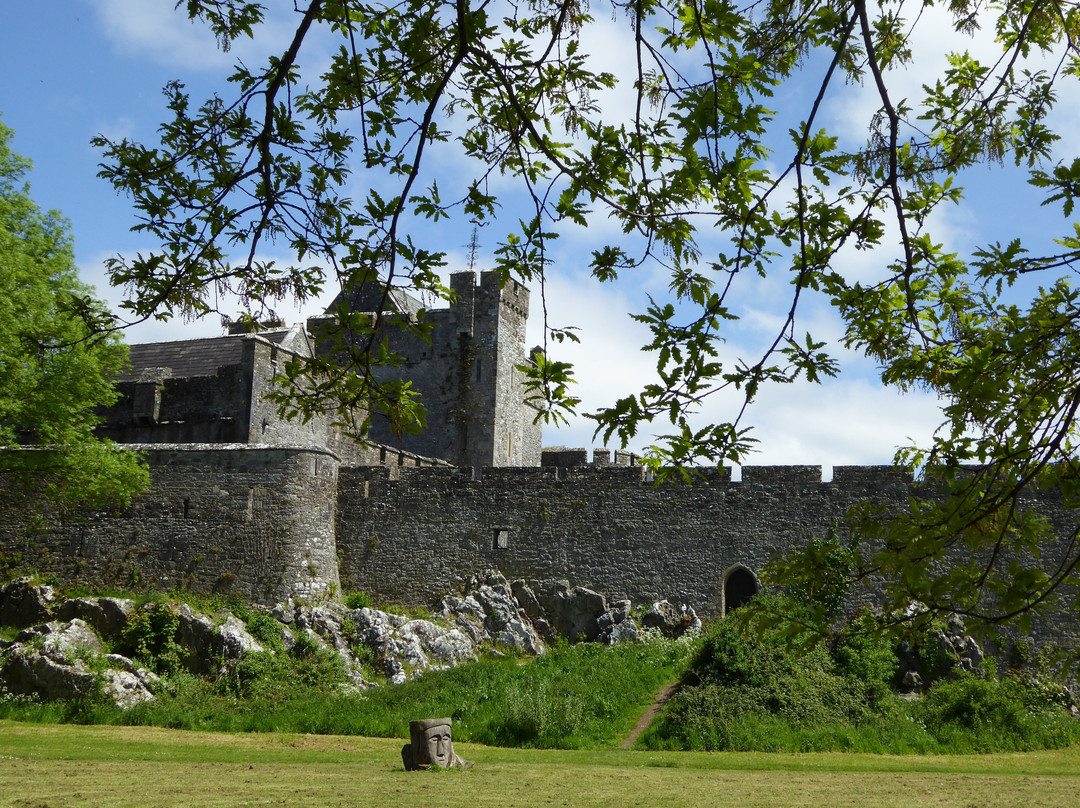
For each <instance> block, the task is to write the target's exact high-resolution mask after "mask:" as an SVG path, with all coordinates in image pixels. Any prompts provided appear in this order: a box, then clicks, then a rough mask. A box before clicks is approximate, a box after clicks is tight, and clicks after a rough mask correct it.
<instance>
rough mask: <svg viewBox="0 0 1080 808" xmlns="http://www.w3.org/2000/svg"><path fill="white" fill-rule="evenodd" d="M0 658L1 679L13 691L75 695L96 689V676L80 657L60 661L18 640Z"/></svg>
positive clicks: (51, 696) (59, 696)
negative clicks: (69, 660) (68, 660)
mask: <svg viewBox="0 0 1080 808" xmlns="http://www.w3.org/2000/svg"><path fill="white" fill-rule="evenodd" d="M0 662H2V664H0V680H2V681H3V684H4V687H5V688H6V689H7V690H8V691H9V692H11V693H16V694H23V695H35V696H38V697H40V698H43V699H74V698H79V697H83V696H90V695H93V694H94V693H95V692H97V677H96V676H95V675H94V674H93V673H91V672H90V670H89V669H88V668H87V666H86V663H85V662H83V660H81V659H76V660H74V661H72V662H71V663H68V662H58V661H56V660H55V659H53V658H52V657H50V656H48V655H46V654H44V653H42V652H41V651H38V650H37V649H35V648H33V647H31V646H29V645H24V644H22V643H18V642H16V643H15V644H14V645H12V646H10V647H9V648H7V649H6V650H5V651H4V654H3V656H2V657H0Z"/></svg>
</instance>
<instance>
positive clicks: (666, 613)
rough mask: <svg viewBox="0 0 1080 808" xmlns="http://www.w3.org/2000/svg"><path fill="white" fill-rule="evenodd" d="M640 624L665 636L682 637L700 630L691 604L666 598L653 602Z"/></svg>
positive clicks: (698, 620)
mask: <svg viewBox="0 0 1080 808" xmlns="http://www.w3.org/2000/svg"><path fill="white" fill-rule="evenodd" d="M641 624H642V625H643V626H644V627H645V628H652V629H656V630H657V631H659V632H660V633H661V634H663V635H664V636H665V637H682V636H683V635H684V634H697V633H698V632H700V631H701V620H700V619H698V616H697V613H696V612H695V611H694V609H693V608H692V607H691V606H688V605H686V604H685V603H680V604H678V605H675V604H673V603H671V602H669V601H667V600H661V601H657V602H656V603H654V604H653V605H652V606H651V607H650V608H649V611H648V612H647V613H646V614H645V616H644V617H643V618H642V619H641Z"/></svg>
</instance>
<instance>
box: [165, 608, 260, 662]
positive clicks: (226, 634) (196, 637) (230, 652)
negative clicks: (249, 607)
mask: <svg viewBox="0 0 1080 808" xmlns="http://www.w3.org/2000/svg"><path fill="white" fill-rule="evenodd" d="M168 608H169V610H170V611H171V612H172V613H173V614H175V615H176V616H177V618H178V619H179V623H180V625H179V628H178V629H177V633H176V634H177V636H176V641H177V643H178V644H179V645H180V647H181V648H183V649H184V651H185V654H184V657H183V659H182V662H183V664H184V667H186V668H187V669H188V670H189V671H191V672H192V673H211V672H213V671H216V670H217V669H218V668H219V667H220V666H221V664H222V663H227V662H233V661H235V660H237V659H239V658H240V657H241V656H243V655H244V654H245V653H247V652H248V651H263V650H265V649H264V648H263V646H262V644H261V643H260V642H259V641H258V640H256V639H255V638H254V637H252V636H251V634H249V633H248V630H247V628H246V627H245V626H244V623H243V622H242V621H241V620H240V619H239V618H237V617H236V615H234V614H233V613H232V612H230V611H227V610H226V611H224V612H222V614H221V615H219V617H220V618H221V622H220V623H218V622H216V621H215V620H213V619H212V618H210V617H208V616H206V615H205V614H200V613H198V612H194V611H192V609H191V607H190V606H188V605H187V604H186V603H182V604H180V605H179V606H173V605H170V606H169V607H168Z"/></svg>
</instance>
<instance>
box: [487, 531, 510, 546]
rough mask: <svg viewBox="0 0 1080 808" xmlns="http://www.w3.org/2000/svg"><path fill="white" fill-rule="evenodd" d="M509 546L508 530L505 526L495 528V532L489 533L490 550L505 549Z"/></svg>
mask: <svg viewBox="0 0 1080 808" xmlns="http://www.w3.org/2000/svg"><path fill="white" fill-rule="evenodd" d="M509 547H510V531H509V530H507V529H506V528H503V527H499V528H495V532H494V533H492V535H491V549H492V550H506V549H507V548H509Z"/></svg>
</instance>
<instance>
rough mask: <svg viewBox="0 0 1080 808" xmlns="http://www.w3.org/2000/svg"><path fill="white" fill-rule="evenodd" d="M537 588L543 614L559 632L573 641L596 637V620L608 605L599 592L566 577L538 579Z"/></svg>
mask: <svg viewBox="0 0 1080 808" xmlns="http://www.w3.org/2000/svg"><path fill="white" fill-rule="evenodd" d="M535 590H536V598H537V600H538V601H539V603H540V606H541V607H542V608H543V610H544V617H545V618H546V620H547V621H548V622H549V623H550V624H551V625H552V627H554V629H555V631H556V632H557V633H558V634H559V635H560V636H562V637H566V638H567V639H568V640H571V641H575V640H580V639H584V640H588V641H593V640H595V639H597V637H599V636H600V626H599V624H598V623H597V621H598V619H599V618H600V615H602V614H604V613H605V612H606V611H607V610H608V605H607V599H606V598H605V597H604V596H603V595H601V594H600V593H599V592H594V591H593V590H591V589H586V588H585V587H582V586H575V587H571V586H570V584H569V582H568V581H563V580H551V581H539V582H537V583H536V585H535Z"/></svg>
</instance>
